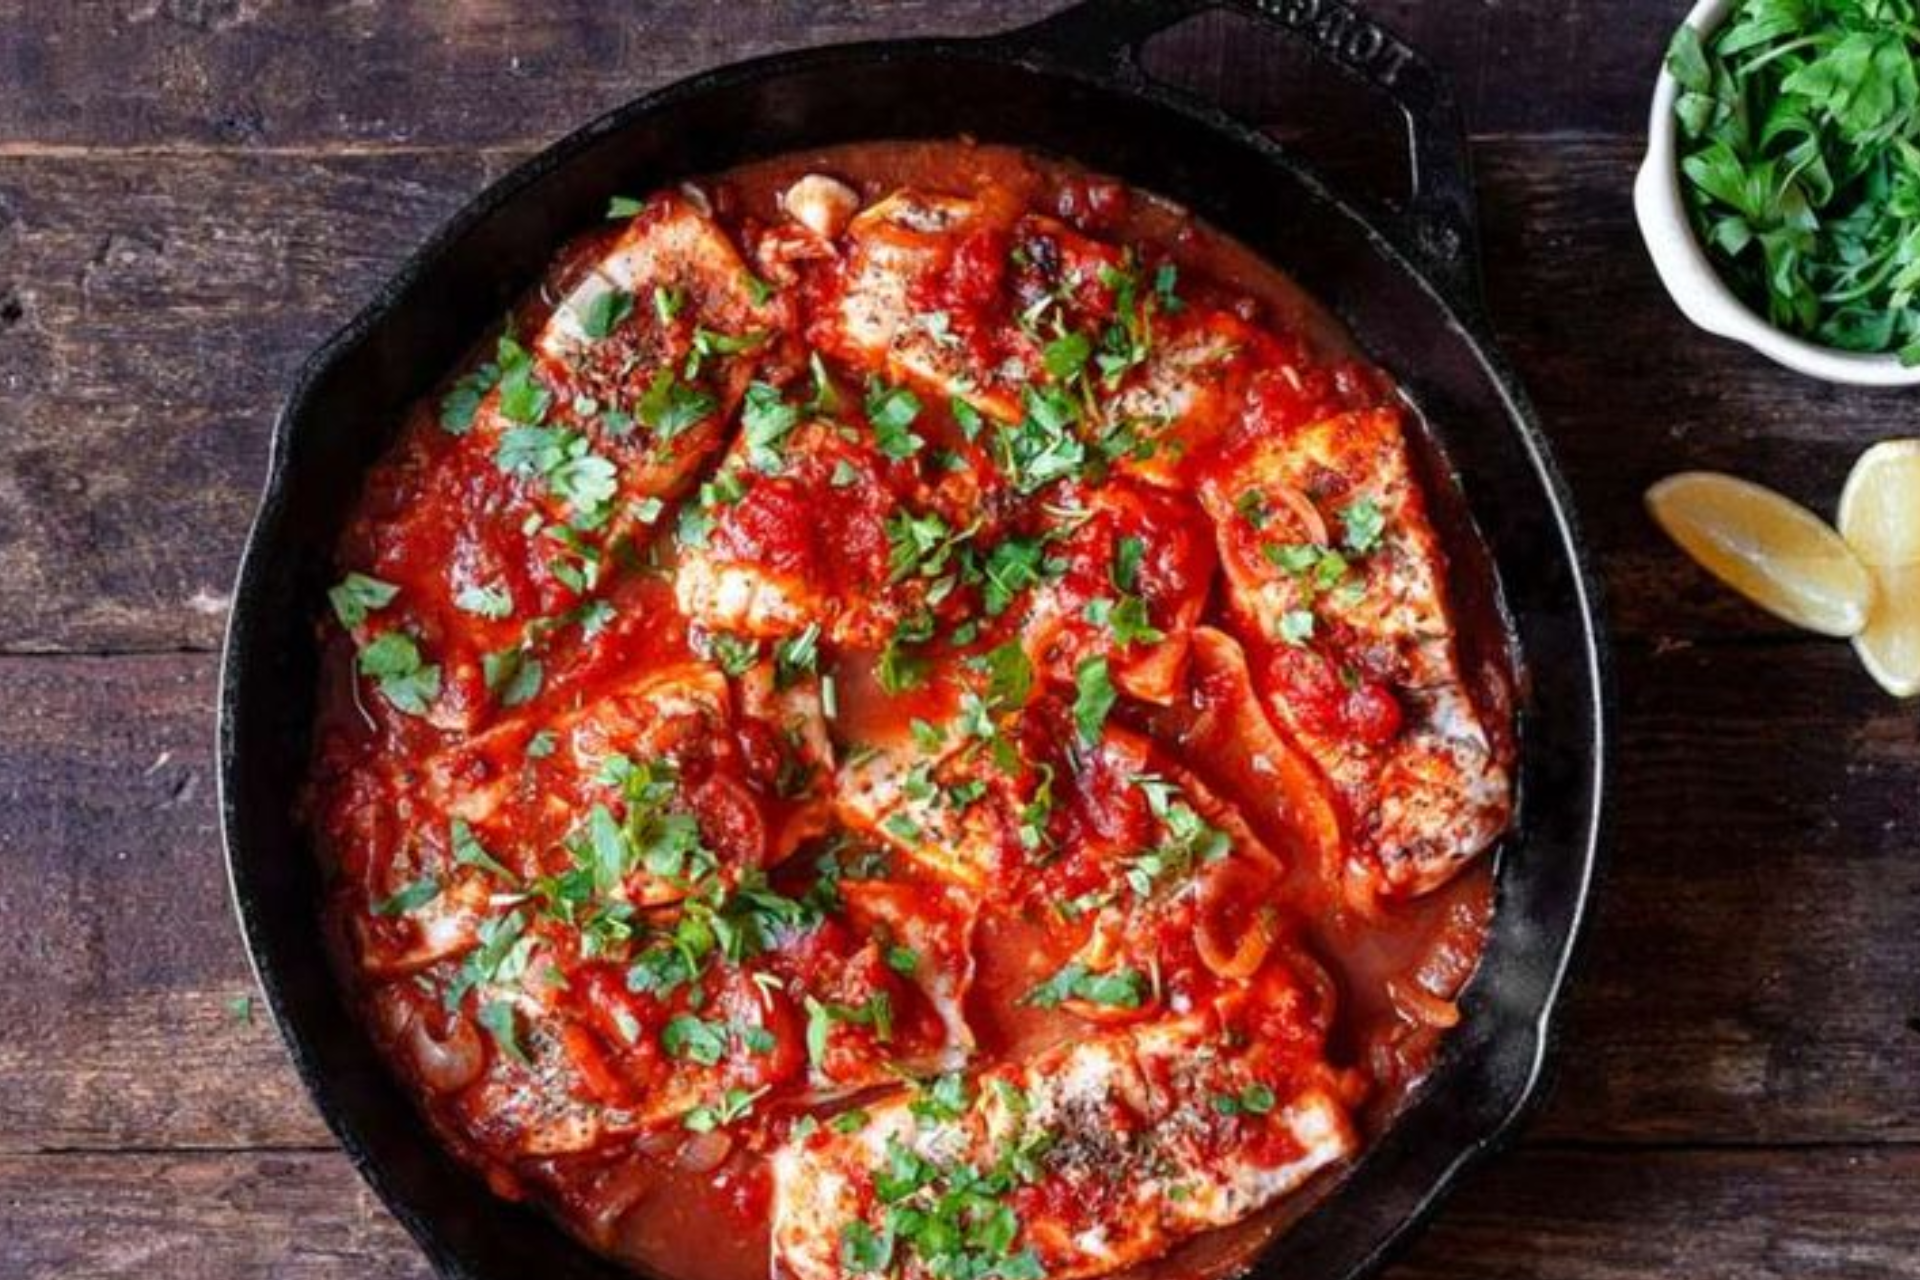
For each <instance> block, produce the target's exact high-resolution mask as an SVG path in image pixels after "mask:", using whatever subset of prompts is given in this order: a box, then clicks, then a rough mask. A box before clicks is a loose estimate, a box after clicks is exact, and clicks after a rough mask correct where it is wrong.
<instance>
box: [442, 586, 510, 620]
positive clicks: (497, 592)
mask: <svg viewBox="0 0 1920 1280" xmlns="http://www.w3.org/2000/svg"><path fill="white" fill-rule="evenodd" d="M453 607H454V608H456V609H458V610H460V611H461V612H462V613H471V614H473V615H474V616H475V617H478V618H491V619H493V620H494V621H495V622H498V621H499V620H500V619H502V618H510V617H512V616H513V597H512V596H510V595H508V594H507V589H506V588H505V587H503V586H500V585H499V584H497V583H471V584H469V585H467V586H464V587H462V588H460V591H459V593H458V594H457V595H455V596H454V597H453Z"/></svg>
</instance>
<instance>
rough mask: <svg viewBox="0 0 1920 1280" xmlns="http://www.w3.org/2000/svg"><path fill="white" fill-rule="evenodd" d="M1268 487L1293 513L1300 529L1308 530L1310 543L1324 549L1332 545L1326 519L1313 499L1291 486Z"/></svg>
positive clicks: (1271, 485)
mask: <svg viewBox="0 0 1920 1280" xmlns="http://www.w3.org/2000/svg"><path fill="white" fill-rule="evenodd" d="M1268 487H1269V488H1270V489H1271V490H1272V491H1273V496H1274V497H1276V498H1278V499H1280V501H1281V502H1282V503H1283V504H1285V506H1286V508H1287V510H1289V511H1291V512H1293V516H1294V519H1296V520H1298V521H1299V522H1300V527H1301V528H1302V529H1304V530H1306V534H1307V539H1308V540H1309V541H1310V542H1313V543H1315V544H1316V545H1318V546H1322V547H1324V546H1328V545H1330V544H1329V542H1328V541H1327V521H1326V518H1325V517H1324V516H1322V515H1321V514H1320V509H1319V508H1318V507H1316V506H1314V505H1313V499H1312V498H1309V497H1308V496H1307V495H1306V494H1304V493H1302V492H1300V491H1299V490H1298V489H1296V488H1294V487H1293V486H1292V485H1290V484H1278V483H1272V484H1269V486H1268Z"/></svg>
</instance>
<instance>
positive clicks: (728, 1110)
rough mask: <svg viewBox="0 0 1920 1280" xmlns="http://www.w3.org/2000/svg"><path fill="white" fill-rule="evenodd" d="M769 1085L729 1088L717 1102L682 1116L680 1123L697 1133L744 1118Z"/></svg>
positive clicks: (696, 1108) (706, 1131) (751, 1110)
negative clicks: (750, 1087) (753, 1087)
mask: <svg viewBox="0 0 1920 1280" xmlns="http://www.w3.org/2000/svg"><path fill="white" fill-rule="evenodd" d="M768 1087H769V1086H766V1085H762V1086H761V1087H760V1088H758V1089H740V1088H733V1089H728V1090H727V1091H726V1092H725V1093H724V1094H722V1095H721V1096H720V1100H719V1101H717V1102H713V1103H709V1104H707V1105H705V1106H698V1107H695V1108H694V1109H693V1110H691V1111H689V1112H687V1114H686V1115H685V1116H684V1117H682V1119H681V1121H680V1123H681V1124H683V1125H685V1126H686V1127H687V1128H689V1129H691V1130H693V1132H695V1133H708V1132H710V1131H712V1130H714V1129H718V1128H722V1127H724V1126H726V1125H730V1124H732V1123H733V1122H734V1121H736V1120H739V1119H742V1118H744V1117H746V1116H748V1115H750V1114H751V1113H752V1112H753V1104H754V1103H755V1102H758V1101H759V1100H760V1098H761V1097H762V1095H764V1094H765V1093H766V1092H767V1089H768Z"/></svg>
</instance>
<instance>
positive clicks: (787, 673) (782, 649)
mask: <svg viewBox="0 0 1920 1280" xmlns="http://www.w3.org/2000/svg"><path fill="white" fill-rule="evenodd" d="M819 669H820V624H819V623H817V622H811V623H808V624H807V629H806V630H804V631H802V632H801V633H800V634H799V635H796V636H788V637H787V638H786V639H785V640H782V641H780V642H779V643H778V644H776V645H775V646H774V647H773V687H774V688H776V689H786V688H789V687H791V686H792V685H794V684H796V683H798V682H799V680H800V678H801V677H802V676H807V675H811V674H813V673H814V672H816V671H818V670H819Z"/></svg>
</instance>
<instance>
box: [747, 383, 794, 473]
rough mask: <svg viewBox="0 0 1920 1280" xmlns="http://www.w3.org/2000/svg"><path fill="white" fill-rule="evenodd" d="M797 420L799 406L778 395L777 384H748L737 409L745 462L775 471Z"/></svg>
mask: <svg viewBox="0 0 1920 1280" xmlns="http://www.w3.org/2000/svg"><path fill="white" fill-rule="evenodd" d="M799 422H800V410H799V409H797V408H795V407H794V406H793V405H790V404H788V403H787V402H786V401H785V400H782V399H781V398H780V390H779V388H777V387H773V386H769V385H768V384H767V383H764V382H755V383H752V384H750V385H749V386H748V387H747V394H746V398H745V400H744V401H743V402H742V404H741V410H740V423H741V428H742V435H743V438H744V440H745V443H746V446H747V463H748V465H750V466H752V467H753V468H755V469H756V470H759V471H766V472H773V471H778V470H779V469H780V461H781V456H782V454H783V452H784V451H785V448H786V443H787V437H788V436H790V435H792V434H793V429H794V427H796V426H798V425H799Z"/></svg>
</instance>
